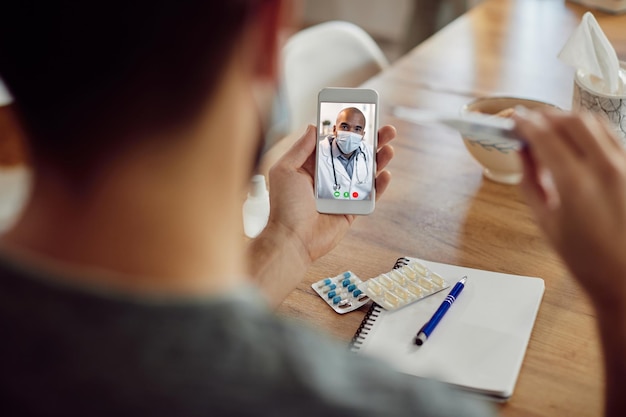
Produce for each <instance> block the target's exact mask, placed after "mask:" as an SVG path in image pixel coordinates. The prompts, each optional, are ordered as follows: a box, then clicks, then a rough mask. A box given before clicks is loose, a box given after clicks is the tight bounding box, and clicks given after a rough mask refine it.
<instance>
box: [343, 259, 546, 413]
mask: <svg viewBox="0 0 626 417" xmlns="http://www.w3.org/2000/svg"><path fill="white" fill-rule="evenodd" d="M412 261H419V262H421V263H422V264H424V265H426V266H427V267H428V268H430V269H431V270H432V271H434V272H437V273H438V274H440V275H441V276H443V277H444V278H446V280H448V281H449V282H451V283H454V282H456V281H458V280H459V279H460V278H461V277H463V276H467V283H466V285H465V288H464V290H463V292H462V293H461V294H460V295H459V296H458V298H457V300H456V301H455V303H454V304H453V305H452V307H450V309H449V311H448V312H447V314H446V315H445V316H444V317H443V319H442V320H441V322H439V324H438V326H437V327H436V329H435V330H434V331H433V333H432V334H431V335H430V337H429V338H428V340H427V341H426V343H424V344H423V345H422V346H420V347H418V346H415V344H414V343H413V340H414V338H415V335H416V334H417V332H418V330H419V329H420V328H421V327H422V325H423V324H424V323H426V322H427V321H428V320H429V319H430V318H431V316H432V314H433V313H434V312H435V310H437V308H438V307H439V305H440V304H441V302H442V301H443V300H444V299H445V297H446V295H447V294H448V290H444V291H441V292H439V293H436V294H434V295H432V296H430V297H428V298H424V299H422V300H420V301H417V302H415V303H413V304H409V305H407V306H405V307H402V308H401V309H399V310H395V311H387V310H385V309H383V308H382V307H381V306H379V305H378V304H375V303H374V304H373V305H372V306H371V307H370V309H369V311H368V313H367V314H366V316H365V318H364V319H363V322H362V323H361V326H360V327H359V329H358V330H357V332H356V334H355V335H354V338H353V339H352V343H351V350H352V351H354V352H357V353H359V354H363V355H368V356H370V357H375V358H378V359H381V360H383V361H384V362H387V363H388V364H389V365H391V366H392V367H393V368H395V369H397V370H398V371H400V372H403V373H406V374H410V375H414V376H418V377H423V378H431V379H436V380H439V381H442V382H446V383H448V384H451V385H453V386H455V387H457V388H461V389H464V390H468V391H471V392H474V393H478V394H481V395H483V396H486V397H488V398H491V399H493V400H496V401H506V400H508V399H509V398H510V397H511V395H512V394H513V390H514V388H515V383H516V381H517V377H518V375H519V372H520V369H521V366H522V361H523V360H524V355H525V353H526V347H527V346H528V342H529V340H530V335H531V332H532V329H533V326H534V323H535V318H536V317H537V312H538V310H539V305H540V304H541V299H542V297H543V292H544V288H545V285H544V281H543V279H541V278H534V277H526V276H519V275H510V274H503V273H497V272H490V271H483V270H478V269H471V268H464V267H459V266H454V265H447V264H441V263H436V262H428V261H424V260H421V259H417V258H400V259H398V260H397V262H396V264H395V265H394V268H398V267H400V266H402V265H406V264H407V263H410V262H412Z"/></svg>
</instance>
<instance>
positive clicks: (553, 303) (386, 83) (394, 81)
mask: <svg viewBox="0 0 626 417" xmlns="http://www.w3.org/2000/svg"><path fill="white" fill-rule="evenodd" d="M585 11H586V9H585V8H583V7H581V6H577V5H573V4H570V3H564V2H563V1H562V0H560V1H559V0H517V1H515V0H487V1H485V2H484V3H482V4H481V5H480V6H477V7H476V8H474V9H472V10H471V11H470V12H468V13H467V14H465V15H464V16H462V17H461V18H459V19H457V20H456V21H454V22H453V23H451V24H450V25H449V26H447V27H446V28H444V29H443V30H442V31H441V32H439V33H438V34H436V35H435V36H433V37H432V38H430V39H429V40H427V41H426V42H424V43H422V44H421V45H419V46H418V47H417V48H415V49H414V50H413V51H412V52H410V53H409V54H408V55H406V56H405V57H403V58H402V59H400V60H399V61H397V62H396V63H395V64H394V65H393V66H392V67H391V68H389V69H388V70H386V71H385V72H383V73H381V74H380V75H378V76H376V77H375V78H373V79H372V80H370V81H369V82H367V83H366V84H365V86H366V87H371V88H375V89H377V90H378V91H379V93H380V96H381V108H382V113H381V123H383V124H386V123H390V124H394V125H395V126H396V127H397V129H398V137H397V139H396V140H395V142H394V147H395V150H396V156H395V158H394V160H393V161H392V162H391V163H390V165H389V169H390V170H391V171H392V174H393V181H392V183H391V185H390V187H389V189H388V190H387V192H386V194H385V195H384V197H383V198H382V200H380V201H379V203H378V204H377V207H376V211H375V212H374V214H372V215H370V216H368V217H363V218H359V219H358V220H357V221H356V222H355V224H354V226H353V228H352V229H351V231H350V232H349V234H348V235H347V236H346V238H345V239H344V240H343V241H342V242H341V244H340V245H339V246H338V247H337V248H336V249H335V250H333V251H332V252H331V253H330V254H328V255H326V256H325V257H323V258H321V259H319V260H318V261H317V262H316V263H315V264H314V265H312V267H311V268H310V270H309V271H308V273H307V275H306V278H305V280H304V281H303V282H302V283H301V284H300V285H299V286H298V288H297V290H296V291H294V292H293V293H292V294H291V295H290V296H289V297H288V298H287V299H286V300H285V302H284V303H283V304H282V305H281V306H280V308H279V312H280V314H283V315H286V316H289V317H295V318H297V319H301V320H304V321H306V322H308V323H309V324H311V325H313V326H316V327H319V328H322V329H325V330H327V331H329V332H330V333H332V334H333V335H335V336H337V337H339V338H340V339H342V340H345V341H348V340H350V339H351V337H352V335H353V334H354V332H355V330H356V329H357V327H358V325H359V323H360V322H361V320H362V318H363V316H364V313H365V311H366V309H365V308H362V309H361V310H358V311H355V312H352V313H349V314H345V315H338V314H336V313H335V312H334V311H333V310H332V309H330V308H329V307H328V306H327V305H326V303H324V302H323V301H322V300H320V299H319V297H318V296H317V295H316V294H315V293H314V291H313V290H312V289H311V288H310V285H311V283H313V282H314V281H317V280H319V279H321V278H323V277H327V276H334V275H336V274H338V273H340V272H343V271H345V270H348V269H349V270H352V271H354V272H355V273H356V274H357V275H358V276H360V277H362V278H364V279H365V278H370V277H374V276H376V275H378V274H380V273H382V272H385V271H388V270H389V269H390V268H391V267H392V265H393V263H394V261H395V259H396V258H398V257H400V256H403V255H409V256H415V257H420V258H423V259H427V260H432V261H437V262H444V263H450V264H455V265H462V266H467V267H472V268H479V269H486V270H492V271H498V272H505V273H511V274H519V275H529V276H538V277H541V278H543V279H544V280H545V284H546V292H545V295H544V299H543V302H542V304H541V308H540V310H539V315H538V317H537V321H536V325H535V328H534V330H533V333H532V337H531V340H530V344H529V346H528V350H527V353H526V357H525V359H524V363H523V366H522V369H521V373H520V376H519V379H518V382H517V385H516V389H515V392H514V395H513V397H512V398H511V399H510V401H509V402H508V403H506V404H504V405H501V406H500V407H501V409H500V411H501V414H502V415H504V416H598V415H600V414H601V413H602V403H603V395H602V392H603V374H602V368H601V362H600V360H601V357H600V355H601V354H600V347H599V342H598V335H597V331H596V327H595V321H594V315H595V313H594V311H593V310H592V308H591V306H590V303H589V302H588V299H587V298H586V296H585V294H584V293H583V292H582V291H581V289H580V287H579V286H578V285H577V283H576V282H575V281H574V280H573V279H572V278H571V276H570V275H569V274H568V272H567V271H566V269H565V268H564V266H563V264H562V262H561V261H560V259H559V258H558V257H557V256H556V255H555V253H554V252H553V250H552V249H551V247H550V246H549V244H548V243H547V241H546V240H545V239H544V237H543V236H542V234H541V232H540V230H539V229H538V228H537V226H536V224H535V222H534V220H533V218H532V215H531V213H530V211H529V209H528V208H527V206H526V204H525V203H524V201H523V199H522V198H521V196H520V194H519V192H518V189H517V187H515V186H510V185H502V184H498V183H494V182H491V181H489V180H486V179H484V178H483V176H482V174H481V168H480V166H479V165H478V164H477V163H476V162H475V161H474V160H473V159H472V158H471V157H470V155H469V154H468V152H467V151H466V149H465V147H464V145H463V142H462V141H461V139H460V136H459V135H458V134H456V133H450V132H448V131H446V130H441V129H436V128H425V127H419V126H415V125H412V124H409V123H406V122H404V121H401V120H398V119H395V118H394V117H393V116H391V114H390V111H389V109H390V106H392V105H408V106H415V107H421V108H427V109H435V110H442V111H453V112H456V111H458V109H459V108H460V106H462V105H463V104H465V103H467V102H468V101H470V100H472V99H473V98H475V97H479V96H486V95H513V96H522V97H527V98H533V99H539V100H543V101H548V102H551V103H554V104H556V105H558V106H560V107H562V108H567V109H569V108H570V101H571V96H572V87H573V69H571V68H569V67H567V66H566V65H564V64H562V63H561V62H560V61H559V60H558V59H557V54H558V52H559V51H560V49H561V48H562V46H563V45H564V43H565V41H566V39H567V38H568V37H569V35H570V34H571V32H572V31H573V30H574V28H575V27H576V26H577V25H578V23H579V21H580V18H581V16H582V14H583V13H584V12H585ZM594 14H595V15H596V18H597V19H598V21H599V23H600V25H601V26H602V28H603V29H604V31H605V32H606V34H607V36H608V37H609V39H610V40H611V41H612V42H613V44H614V46H615V48H616V50H617V52H618V55H619V56H620V58H621V59H622V60H626V30H624V29H623V28H626V15H622V16H612V15H607V14H603V13H600V12H594Z"/></svg>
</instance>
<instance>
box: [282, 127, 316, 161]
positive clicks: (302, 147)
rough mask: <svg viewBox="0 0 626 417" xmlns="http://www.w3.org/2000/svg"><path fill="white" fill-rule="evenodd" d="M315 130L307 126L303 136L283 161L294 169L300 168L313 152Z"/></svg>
mask: <svg viewBox="0 0 626 417" xmlns="http://www.w3.org/2000/svg"><path fill="white" fill-rule="evenodd" d="M316 138H317V129H316V128H315V126H313V125H308V126H307V128H306V131H305V132H304V134H303V135H302V136H301V137H300V139H298V140H297V141H296V143H294V144H293V146H292V147H291V148H290V149H289V150H288V151H287V152H286V153H285V155H284V156H283V161H284V162H285V163H287V164H289V165H291V166H294V167H301V166H302V165H303V164H304V163H305V162H306V160H307V159H308V158H309V156H311V154H312V153H313V152H314V151H315V141H316Z"/></svg>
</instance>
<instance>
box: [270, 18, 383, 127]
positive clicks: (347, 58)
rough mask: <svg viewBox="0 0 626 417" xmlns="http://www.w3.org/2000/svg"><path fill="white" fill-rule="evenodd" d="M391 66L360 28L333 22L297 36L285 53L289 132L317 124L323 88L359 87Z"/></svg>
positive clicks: (284, 82) (285, 84) (305, 30)
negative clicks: (320, 93)
mask: <svg viewBox="0 0 626 417" xmlns="http://www.w3.org/2000/svg"><path fill="white" fill-rule="evenodd" d="M388 65H389V62H388V61H387V59H386V58H385V56H384V54H383V53H382V51H381V50H380V48H379V47H378V45H377V44H376V42H374V40H373V39H372V38H371V37H370V36H369V35H368V34H367V32H365V31H364V30H363V29H361V28H359V27H358V26H356V25H354V24H352V23H348V22H342V21H331V22H326V23H321V24H319V25H316V26H312V27H310V28H307V29H304V30H302V31H300V32H298V33H296V34H294V35H293V36H292V37H291V38H290V39H289V40H288V41H287V43H286V44H285V47H284V49H283V68H282V70H283V74H282V77H283V81H282V88H284V95H285V98H286V104H287V107H288V111H289V113H290V123H289V127H290V130H291V131H292V132H293V131H294V130H297V129H301V128H302V127H303V126H305V125H306V124H309V123H312V124H315V122H316V120H315V119H316V115H317V93H318V92H319V90H321V89H322V88H324V87H358V86H359V85H360V84H362V83H363V82H365V81H366V80H367V79H369V78H371V77H372V76H374V75H376V74H377V73H378V72H380V71H381V70H382V69H384V68H386V67H387V66H388Z"/></svg>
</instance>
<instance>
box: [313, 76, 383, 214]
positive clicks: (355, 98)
mask: <svg viewBox="0 0 626 417" xmlns="http://www.w3.org/2000/svg"><path fill="white" fill-rule="evenodd" d="M317 129H318V130H317V147H316V159H315V161H316V164H315V199H316V205H317V211H319V212H320V213H334V214H370V213H371V212H373V211H374V204H375V201H376V187H375V182H376V181H375V180H376V149H377V146H378V93H377V92H376V91H375V90H371V89H363V88H324V89H323V90H321V91H320V92H319V95H318V103H317Z"/></svg>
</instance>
